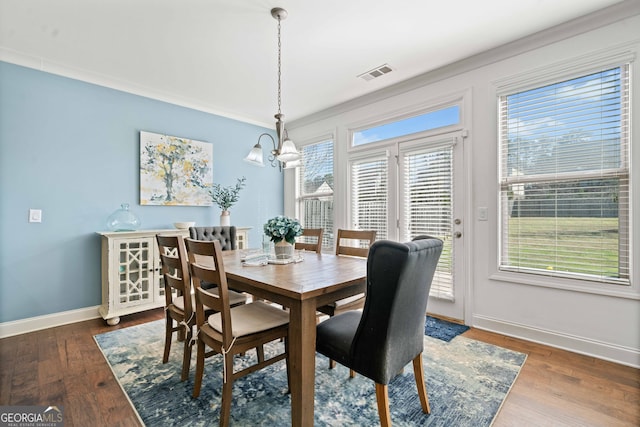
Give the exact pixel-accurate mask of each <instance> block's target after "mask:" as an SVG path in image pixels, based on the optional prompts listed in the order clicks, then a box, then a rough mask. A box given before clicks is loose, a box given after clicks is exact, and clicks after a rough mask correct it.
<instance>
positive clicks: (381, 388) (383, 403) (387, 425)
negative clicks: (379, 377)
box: [376, 383, 391, 427]
mask: <svg viewBox="0 0 640 427" xmlns="http://www.w3.org/2000/svg"><path fill="white" fill-rule="evenodd" d="M376 400H377V402H378V415H379V416H380V427H391V413H390V412H389V391H388V389H387V385H386V384H378V383H376Z"/></svg>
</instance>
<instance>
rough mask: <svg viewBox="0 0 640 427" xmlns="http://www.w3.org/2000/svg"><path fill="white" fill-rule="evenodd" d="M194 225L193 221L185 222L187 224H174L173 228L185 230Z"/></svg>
mask: <svg viewBox="0 0 640 427" xmlns="http://www.w3.org/2000/svg"><path fill="white" fill-rule="evenodd" d="M194 225H196V223H195V221H187V222H174V223H173V226H174V227H175V228H177V229H178V230H186V229H188V228H189V227H193V226H194Z"/></svg>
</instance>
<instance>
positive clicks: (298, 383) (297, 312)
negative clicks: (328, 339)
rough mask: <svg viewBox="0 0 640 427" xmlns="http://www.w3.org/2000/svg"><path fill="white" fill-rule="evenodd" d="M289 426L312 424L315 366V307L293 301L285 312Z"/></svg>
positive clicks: (306, 301)
mask: <svg viewBox="0 0 640 427" xmlns="http://www.w3.org/2000/svg"><path fill="white" fill-rule="evenodd" d="M289 316H290V317H289V361H290V368H291V425H292V426H300V427H302V426H312V425H313V399H314V391H315V367H316V305H315V302H314V301H308V300H305V301H296V302H295V303H294V304H292V306H291V307H290V310H289Z"/></svg>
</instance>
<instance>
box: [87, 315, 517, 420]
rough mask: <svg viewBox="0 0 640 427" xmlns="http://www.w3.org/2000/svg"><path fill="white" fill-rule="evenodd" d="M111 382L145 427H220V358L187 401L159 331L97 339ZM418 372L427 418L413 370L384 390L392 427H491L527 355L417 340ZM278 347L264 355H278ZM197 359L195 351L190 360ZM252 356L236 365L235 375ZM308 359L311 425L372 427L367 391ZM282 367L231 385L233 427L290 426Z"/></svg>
mask: <svg viewBox="0 0 640 427" xmlns="http://www.w3.org/2000/svg"><path fill="white" fill-rule="evenodd" d="M95 340H96V342H97V343H98V346H99V347H100V349H101V350H102V352H103V354H104V355H105V357H106V359H107V361H108V363H109V365H110V366H111V369H112V370H113V372H114V374H115V376H116V378H117V379H118V381H119V382H120V385H121V386H122V388H123V390H124V391H125V393H126V394H127V396H128V397H129V399H130V400H131V402H132V404H133V406H134V407H135V409H136V410H137V412H138V414H139V416H140V418H141V420H142V421H143V422H144V423H145V424H146V425H148V426H168V425H174V426H205V425H215V424H217V423H218V416H219V409H220V408H219V405H220V393H221V391H222V358H221V356H214V357H211V358H209V359H208V360H207V363H206V368H205V374H204V380H203V388H202V392H201V394H200V397H199V398H198V399H193V398H192V397H191V392H192V390H193V377H194V372H195V360H194V361H193V362H192V370H191V375H190V378H189V380H188V381H185V382H180V361H181V360H182V357H181V350H182V346H181V345H176V343H175V342H174V345H172V351H171V357H170V359H169V363H167V364H164V365H163V364H162V351H163V340H164V321H163V320H158V321H155V322H151V323H146V324H142V325H138V326H133V327H130V328H125V329H119V330H115V331H112V332H107V333H104V334H100V335H97V336H95ZM424 342H425V351H424V357H423V360H424V365H425V375H426V382H427V391H428V394H429V402H430V404H431V414H430V415H426V414H424V413H423V412H422V410H421V408H420V402H419V400H418V395H417V392H416V386H415V380H414V377H413V372H412V367H411V364H409V365H408V366H407V367H406V368H405V370H404V373H403V374H401V375H399V376H398V377H396V378H395V379H394V380H393V381H392V382H391V383H390V384H389V400H390V407H391V419H392V421H393V424H394V426H423V425H424V426H474V427H479V426H489V425H490V424H491V422H492V420H493V418H494V417H495V415H496V414H497V412H498V410H499V408H500V405H501V404H502V402H503V400H504V398H505V397H506V395H507V393H508V392H509V389H510V388H511V385H512V384H513V382H514V381H515V379H516V377H517V375H518V373H519V371H520V368H521V366H522V364H523V363H524V361H525V358H526V355H525V354H522V353H518V352H514V351H510V350H507V349H503V348H500V347H496V346H493V345H490V344H485V343H482V342H479V341H475V340H471V339H467V338H464V337H462V336H459V337H457V338H455V339H453V340H451V341H450V342H445V341H442V340H439V339H433V338H431V337H428V336H425V338H424ZM282 345H283V344H282V343H279V342H278V343H274V344H271V345H270V346H268V347H265V352H267V353H270V352H274V351H281V347H280V346H282ZM194 354H195V351H194ZM252 357H255V352H251V353H248V354H247V355H245V356H244V358H239V359H236V369H238V367H240V365H242V364H246V363H247V361H250V360H251V359H250V358H252ZM328 365H329V362H328V360H327V359H326V358H325V357H324V356H322V355H319V354H318V355H317V356H316V383H315V384H316V388H315V408H316V410H315V425H316V426H337V425H340V426H345V425H350V426H371V425H378V424H379V418H378V411H377V406H376V398H375V386H374V383H373V382H372V381H370V380H368V379H366V378H364V377H362V376H361V375H358V376H356V378H354V379H349V372H348V370H347V369H346V368H344V367H343V366H340V365H338V367H337V368H336V369H332V370H329V369H328ZM286 390H287V384H286V370H285V364H284V361H283V362H281V363H276V364H275V365H272V366H270V367H268V368H266V369H263V370H261V371H258V372H255V373H252V374H250V375H248V376H245V377H243V378H241V379H239V380H237V381H236V382H235V383H234V393H233V402H232V405H231V425H234V426H270V427H273V426H285V425H290V419H291V418H290V417H291V401H290V398H289V395H288V394H287V393H286Z"/></svg>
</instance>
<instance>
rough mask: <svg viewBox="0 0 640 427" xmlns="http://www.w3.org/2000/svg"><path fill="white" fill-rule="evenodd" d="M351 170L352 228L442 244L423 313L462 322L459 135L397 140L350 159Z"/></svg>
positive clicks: (462, 240) (461, 163)
mask: <svg viewBox="0 0 640 427" xmlns="http://www.w3.org/2000/svg"><path fill="white" fill-rule="evenodd" d="M350 169H351V177H350V178H351V223H352V225H353V226H354V227H355V228H360V229H375V230H377V231H378V235H377V238H378V239H390V240H397V241H401V242H404V241H409V240H411V239H413V238H414V237H416V236H419V235H423V234H427V235H430V236H433V237H437V238H439V239H441V240H442V241H443V242H444V248H443V251H442V255H441V257H440V261H439V263H438V268H437V270H436V274H435V276H434V279H433V283H432V285H431V292H430V296H429V303H428V305H427V310H428V311H429V312H430V313H434V314H437V315H440V316H445V317H449V318H453V319H459V320H464V296H465V284H464V279H465V277H466V275H465V270H464V269H465V263H464V257H463V253H464V247H463V245H464V238H463V237H464V234H463V227H464V218H463V216H462V213H463V210H464V209H463V203H464V200H465V195H464V185H463V181H464V179H463V174H464V168H463V138H462V132H450V133H446V134H442V135H437V136H429V137H422V138H419V139H412V140H401V141H396V142H394V143H393V145H388V146H386V147H385V149H384V150H380V151H377V152H374V151H371V152H369V153H366V154H365V155H360V156H359V157H354V158H353V159H352V161H351V162H350Z"/></svg>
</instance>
